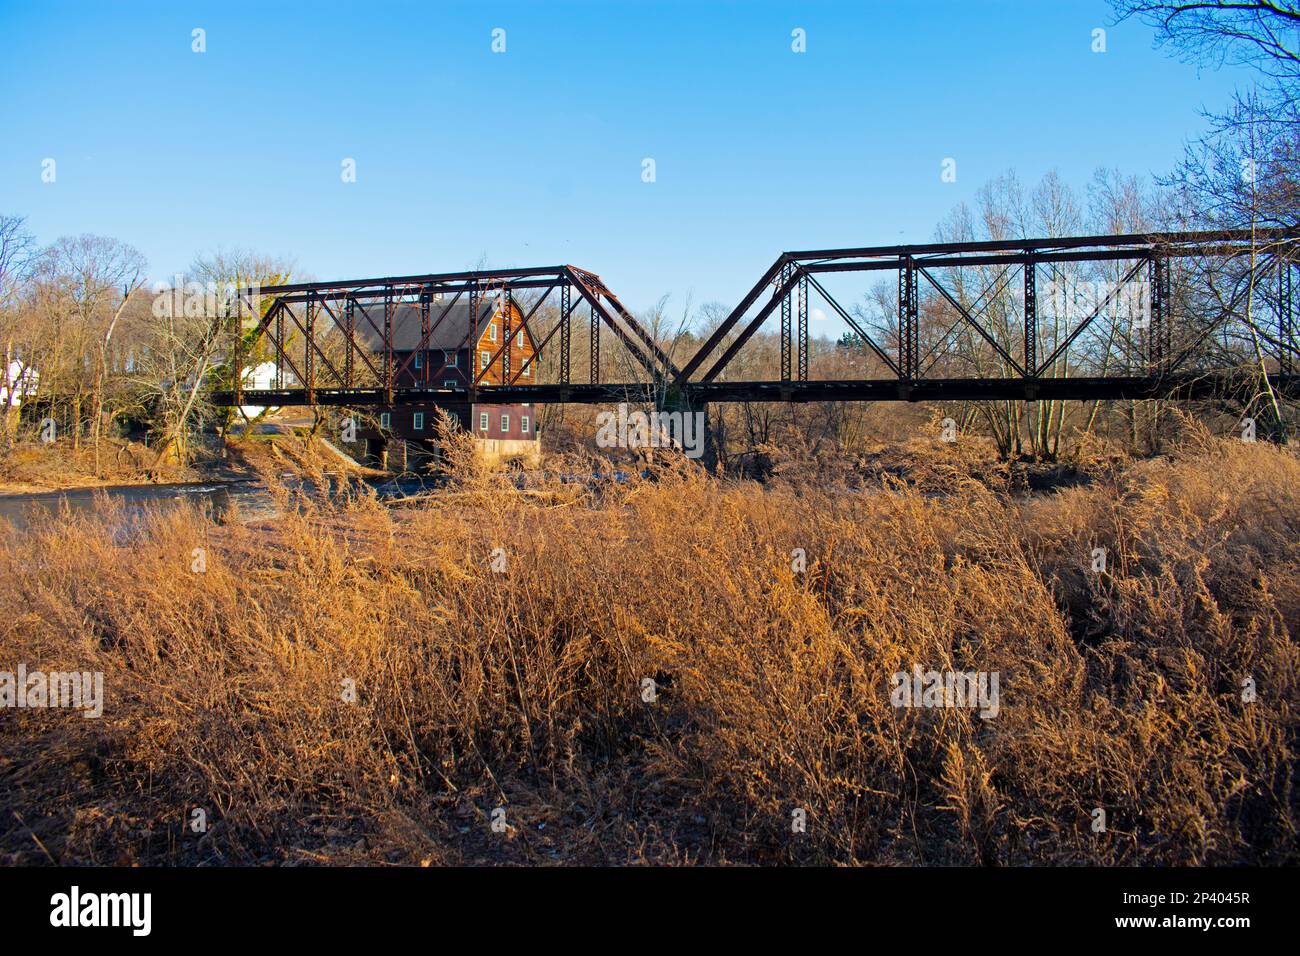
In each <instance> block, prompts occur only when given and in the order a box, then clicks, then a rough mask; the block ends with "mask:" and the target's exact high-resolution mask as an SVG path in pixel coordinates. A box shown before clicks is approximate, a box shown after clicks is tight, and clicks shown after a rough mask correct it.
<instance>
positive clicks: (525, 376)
mask: <svg viewBox="0 0 1300 956" xmlns="http://www.w3.org/2000/svg"><path fill="white" fill-rule="evenodd" d="M532 370H533V366H532V364H531V363H530V364H528V365H525V366H524V370H523V372H521V373H520V374H521V375H523V376H524V378H527V377H528V373H529V372H531V371H532Z"/></svg>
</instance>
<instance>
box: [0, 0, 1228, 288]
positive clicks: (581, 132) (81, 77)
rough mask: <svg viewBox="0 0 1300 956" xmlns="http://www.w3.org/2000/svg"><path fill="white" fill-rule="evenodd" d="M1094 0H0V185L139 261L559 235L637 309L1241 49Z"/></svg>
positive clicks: (50, 226)
mask: <svg viewBox="0 0 1300 956" xmlns="http://www.w3.org/2000/svg"><path fill="white" fill-rule="evenodd" d="M1110 19H1111V18H1110V9H1109V6H1108V5H1107V4H1105V3H1104V2H1102V0H1073V2H1071V0H1040V2H976V0H966V2H944V0H929V2H926V3H919V2H906V3H904V2H898V3H892V2H891V3H886V2H857V3H831V2H825V3H796V2H781V3H776V2H752V3H724V2H704V0H701V2H657V0H639V2H628V3H624V2H615V0H608V2H605V3H596V2H583V3H560V2H546V3H542V2H536V3H490V2H480V3H447V2H426V3H410V4H407V3H394V2H386V0H371V2H367V3H336V2H327V0H322V2H315V3H301V4H297V3H287V2H285V3H282V2H276V0H263V2H260V3H244V2H236V0H221V2H212V3H180V2H169V3H125V2H123V3H99V2H96V3H90V2H85V3H59V2H42V3H27V2H23V3H18V2H15V0H0V130H2V131H3V134H2V135H3V145H2V146H0V211H3V212H9V213H18V214H21V215H25V216H27V217H28V220H29V225H30V226H31V228H32V229H33V230H34V231H35V233H36V234H37V237H38V239H40V240H41V241H42V242H48V241H51V240H53V239H55V238H57V237H58V236H60V235H64V234H70V233H80V232H93V233H99V234H103V235H110V236H114V237H117V238H119V239H123V240H125V241H128V242H130V243H132V244H133V245H135V246H136V247H137V248H139V249H140V250H141V251H142V252H143V253H144V254H145V255H146V256H147V257H148V259H149V263H150V270H151V274H152V275H153V276H154V277H155V278H165V277H168V276H170V275H171V273H173V272H174V271H176V270H178V269H182V268H184V267H185V266H186V265H187V264H188V263H189V262H190V261H191V260H192V258H193V256H194V254H195V253H196V252H199V251H207V250H211V249H213V248H216V247H219V246H220V247H227V248H229V247H233V246H243V247H248V248H252V249H255V250H258V251H265V252H269V253H276V254H283V255H286V256H290V257H292V258H293V259H294V260H296V262H297V264H298V267H299V273H300V274H301V275H308V276H311V277H314V278H353V277H363V276H373V275H392V274H401V273H417V272H428V271H440V270H451V269H460V268H467V267H470V266H472V265H474V264H475V263H476V262H477V261H479V260H480V259H481V258H486V260H487V261H488V262H489V263H490V264H491V265H493V266H515V265H529V264H534V265H550V264H555V263H559V262H570V263H574V264H576V265H580V266H582V267H584V268H587V269H591V270H592V271H595V272H598V273H600V274H601V275H602V276H603V277H604V278H605V280H606V282H607V283H609V285H610V287H611V288H612V289H613V290H614V291H615V292H616V293H617V294H618V295H619V296H620V297H621V298H622V299H623V300H624V302H625V304H627V305H628V306H629V307H630V308H632V309H634V310H639V309H643V308H646V307H648V306H649V305H651V304H652V303H653V302H654V301H655V300H656V299H657V298H658V297H659V296H660V295H662V294H664V293H671V294H672V295H673V297H674V299H673V302H674V304H675V306H676V307H680V306H681V304H682V302H683V301H684V299H685V297H686V296H687V295H690V296H692V297H693V299H694V302H695V304H696V305H699V304H700V303H703V302H707V301H711V300H717V301H722V302H726V303H732V302H734V301H735V300H736V299H737V298H739V297H740V295H742V294H743V293H744V292H745V291H746V290H747V289H748V288H749V286H750V285H751V284H752V283H753V282H754V281H755V280H756V279H757V278H758V277H759V275H760V274H761V273H762V271H763V270H764V269H765V268H766V266H767V265H768V264H769V263H770V262H771V260H772V259H773V258H774V257H775V256H776V254H777V253H778V252H780V251H781V250H782V249H795V248H819V247H832V246H844V245H862V244H875V243H888V242H901V241H925V240H927V239H929V238H931V236H932V233H933V229H934V226H935V223H936V222H937V221H938V220H939V219H940V218H941V217H942V216H943V215H944V214H945V213H946V212H947V211H948V210H949V209H950V208H951V207H952V206H953V205H955V204H956V203H957V202H959V201H961V200H963V199H970V198H971V197H972V196H973V194H974V192H975V191H976V190H977V189H978V187H979V186H980V185H981V183H983V182H984V181H985V180H986V179H987V178H989V177H991V176H993V175H996V174H998V173H999V172H1001V171H1003V170H1005V169H1006V168H1008V167H1015V168H1016V169H1017V170H1018V171H1019V172H1020V174H1021V176H1022V178H1023V179H1024V180H1025V181H1026V182H1033V181H1036V180H1037V178H1038V177H1039V176H1040V175H1041V174H1042V173H1044V172H1045V171H1047V170H1048V169H1051V168H1053V167H1055V168H1057V169H1058V170H1059V171H1060V172H1061V174H1062V175H1063V176H1064V177H1065V179H1066V180H1067V181H1069V182H1071V183H1072V184H1074V185H1077V186H1083V185H1084V184H1085V183H1086V181H1087V180H1088V178H1089V177H1090V176H1091V174H1092V171H1093V169H1094V168H1096V167H1097V166H1101V165H1107V166H1117V167H1120V168H1122V169H1124V170H1125V171H1128V172H1135V173H1146V174H1150V173H1152V172H1161V171H1165V170H1167V169H1168V168H1169V167H1170V166H1171V165H1172V164H1173V162H1174V161H1175V160H1176V159H1177V157H1178V156H1179V154H1180V152H1181V148H1182V143H1183V142H1184V140H1185V139H1186V138H1188V137H1189V136H1191V135H1194V134H1196V133H1197V132H1198V131H1200V130H1201V129H1202V128H1203V125H1204V123H1203V120H1202V118H1201V116H1200V113H1199V110H1200V109H1201V108H1202V107H1218V106H1220V105H1222V104H1223V103H1224V101H1225V100H1226V99H1227V97H1228V96H1229V94H1230V92H1231V90H1232V88H1233V86H1234V84H1241V83H1244V82H1245V81H1246V77H1244V76H1243V75H1242V74H1239V73H1238V74H1233V73H1230V72H1227V71H1220V72H1211V73H1204V74H1198V73H1197V71H1196V70H1195V69H1193V68H1192V67H1189V66H1185V65H1182V64H1180V63H1178V62H1177V61H1176V60H1174V59H1173V58H1171V57H1170V56H1168V55H1166V54H1165V53H1163V52H1159V51H1156V50H1153V49H1152V37H1151V34H1150V32H1149V31H1148V30H1147V29H1146V28H1145V27H1143V26H1141V25H1140V24H1137V23H1129V24H1124V25H1121V26H1112V25H1110ZM1099 26H1102V27H1105V28H1106V29H1107V52H1106V53H1104V54H1094V53H1093V52H1091V49H1090V46H1091V43H1092V30H1093V29H1094V28H1095V27H1099ZM196 27H200V28H203V29H204V30H205V31H206V42H207V52H205V53H202V54H196V53H193V52H192V51H191V43H192V40H191V31H192V30H193V29H194V28H196ZM498 27H500V28H503V29H504V30H505V31H506V52H505V53H502V54H494V53H493V52H492V49H491V44H492V35H491V34H492V30H493V29H494V28H498ZM796 27H800V28H803V29H804V30H806V33H807V52H806V53H804V54H795V53H792V52H791V30H793V29H794V28H796ZM949 156H951V157H953V158H955V159H956V160H957V163H958V166H957V172H958V178H957V182H956V183H943V182H941V180H940V175H939V172H940V163H941V161H942V160H943V158H944V157H949ZM348 157H350V158H353V159H355V161H356V168H357V181H356V182H355V183H344V182H342V181H341V179H340V171H341V166H340V164H341V162H342V161H343V159H344V158H348ZM645 157H652V158H653V159H654V160H655V162H656V174H657V181H656V182H654V183H652V184H647V183H643V182H642V177H641V174H642V160H643V158H645ZM45 158H54V159H55V160H56V161H57V164H58V165H57V181H56V182H55V183H53V184H45V183H42V182H41V168H42V167H41V163H42V160H43V159H45Z"/></svg>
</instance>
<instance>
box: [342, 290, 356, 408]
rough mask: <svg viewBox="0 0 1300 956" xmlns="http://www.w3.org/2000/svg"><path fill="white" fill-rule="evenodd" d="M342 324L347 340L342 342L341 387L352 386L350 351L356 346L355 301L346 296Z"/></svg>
mask: <svg viewBox="0 0 1300 956" xmlns="http://www.w3.org/2000/svg"><path fill="white" fill-rule="evenodd" d="M343 324H344V326H345V331H346V333H347V342H346V343H345V344H344V347H343V348H344V351H343V383H344V385H343V387H344V388H351V387H352V377H353V368H352V352H353V349H355V348H356V331H357V313H356V301H355V300H354V299H353V298H352V297H351V296H348V299H347V301H346V302H345V303H344V305H343Z"/></svg>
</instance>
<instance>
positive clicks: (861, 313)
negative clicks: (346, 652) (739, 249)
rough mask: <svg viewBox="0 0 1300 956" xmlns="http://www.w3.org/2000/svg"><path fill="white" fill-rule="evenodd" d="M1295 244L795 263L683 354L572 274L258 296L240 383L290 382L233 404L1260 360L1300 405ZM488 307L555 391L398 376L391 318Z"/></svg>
mask: <svg viewBox="0 0 1300 956" xmlns="http://www.w3.org/2000/svg"><path fill="white" fill-rule="evenodd" d="M1298 242H1300V229H1259V230H1253V231H1245V230H1222V231H1212V232H1162V233H1145V234H1136V235H1101V236H1067V237H1046V238H1038V239H1007V240H989V241H977V242H940V243H928V244H913V245H893V246H873V247H862V248H846V249H822V250H810V251H796V252H787V253H783V254H782V255H781V256H779V257H778V258H777V259H776V261H775V262H773V263H772V265H771V266H770V267H769V268H768V269H767V271H766V272H765V273H764V274H763V275H762V276H761V277H760V278H759V280H758V282H756V283H755V284H754V286H753V287H752V288H751V289H750V290H749V291H748V293H746V294H745V295H744V296H743V297H742V298H741V300H740V301H739V302H738V303H737V305H736V307H735V308H734V309H732V311H731V312H730V313H729V314H728V315H727V316H726V317H725V318H724V319H722V320H721V321H720V322H719V323H718V324H717V325H716V326H715V327H713V328H712V329H710V330H707V334H702V335H701V337H700V338H701V339H702V340H699V339H696V340H692V341H691V342H690V343H689V345H688V346H686V347H684V346H683V343H682V342H681V341H680V340H679V341H677V342H669V341H661V340H659V339H658V338H657V337H656V335H655V334H654V330H653V329H648V328H647V327H646V325H644V324H643V323H641V322H639V321H638V320H637V319H636V318H635V317H634V316H633V315H632V314H631V313H630V312H629V311H628V310H627V309H626V308H624V306H623V305H622V303H621V302H620V301H619V300H618V298H617V297H616V296H615V295H614V294H613V293H612V292H611V291H610V290H609V288H608V287H607V286H606V285H605V283H604V282H603V281H602V280H601V279H600V277H599V276H598V275H596V274H595V273H592V272H589V271H586V270H584V269H580V268H578V267H576V266H572V265H562V266H550V267H537V268H528V269H500V270H479V271H467V272H456V273H441V274H429V275H419V276H397V277H390V278H382V279H364V280H351V281H344V282H314V283H300V284H296V285H285V286H278V287H275V288H267V289H261V290H246V293H247V294H246V295H245V297H244V298H243V299H242V300H241V301H242V303H243V311H244V317H243V318H242V319H240V320H239V321H238V322H237V323H236V325H237V329H236V334H235V335H234V336H233V346H232V348H233V349H234V350H235V352H236V361H237V363H238V364H239V365H240V367H244V366H245V365H246V361H245V360H244V359H241V358H240V355H239V353H241V352H242V353H244V354H245V356H251V355H252V354H253V353H257V354H259V355H262V356H265V358H266V360H268V361H272V362H274V363H275V381H274V387H271V388H260V389H250V388H246V387H244V385H243V383H242V382H240V383H236V385H235V387H234V389H233V390H232V391H228V392H223V393H220V394H219V395H217V396H216V399H217V401H218V402H219V403H225V404H243V403H249V404H260V405H313V404H322V405H349V406H365V405H382V406H391V405H400V404H408V403H428V402H435V403H441V402H462V401H467V400H468V401H485V402H502V403H512V402H537V403H546V402H578V403H593V404H594V403H606V402H612V401H623V400H633V399H635V400H646V401H651V400H653V401H659V402H664V401H672V402H684V403H687V404H691V405H697V404H703V403H707V402H713V401H729V402H730V401H736V402H745V401H754V402H767V401H773V402H807V401H899V400H901V401H931V400H968V401H985V400H1024V401H1034V400H1089V399H1126V398H1162V397H1165V398H1174V399H1182V398H1198V397H1205V396H1210V395H1224V394H1227V393H1229V392H1232V391H1234V390H1235V391H1238V392H1240V391H1241V390H1242V389H1249V388H1251V387H1253V385H1252V382H1258V379H1259V371H1260V368H1261V366H1262V367H1263V368H1264V369H1265V370H1267V371H1268V373H1269V379H1270V383H1271V384H1272V385H1273V387H1274V388H1276V389H1277V390H1279V391H1281V392H1283V393H1285V394H1288V395H1296V394H1298V393H1297V377H1296V356H1297V342H1296V337H1295V325H1296V315H1295V301H1294V297H1293V294H1292V286H1293V274H1294V271H1295V268H1296V263H1297V258H1300V256H1298V254H1297V243H1298ZM257 292H260V295H261V299H260V301H259V300H258V299H256V298H255V297H254V294H255V293H257ZM491 297H498V298H500V299H502V300H505V299H509V301H512V302H516V303H517V304H518V307H519V312H520V314H521V316H522V317H523V321H522V327H523V328H526V329H527V330H528V332H529V334H530V335H531V336H532V337H533V339H534V340H535V341H536V342H537V352H538V356H539V357H538V364H539V365H540V367H541V373H542V374H541V375H540V376H539V375H534V376H532V379H531V382H530V383H527V384H524V383H521V382H520V375H521V374H522V373H523V371H524V370H523V369H522V368H520V369H516V370H507V371H508V372H509V374H507V375H505V376H503V377H502V378H501V381H500V382H499V383H494V384H486V383H484V382H483V381H482V375H481V374H480V375H478V376H477V377H475V378H474V379H473V380H472V381H471V382H469V383H468V384H467V385H464V386H461V387H456V388H444V387H438V375H437V372H435V371H433V370H432V369H430V367H429V366H430V364H431V363H425V365H424V367H423V370H422V374H421V375H420V376H418V377H417V380H415V381H414V382H412V381H411V379H410V376H409V375H405V374H404V373H406V372H409V362H410V358H409V356H408V357H406V358H405V361H406V362H407V363H408V364H407V365H396V366H395V361H394V352H395V349H394V343H393V337H392V317H393V312H394V309H395V308H396V307H399V306H401V307H406V308H411V307H414V308H418V309H419V310H420V322H421V333H422V336H421V338H420V340H419V345H420V347H421V348H423V346H424V345H425V344H426V343H428V342H429V341H430V339H431V336H432V335H433V334H434V333H435V332H436V330H437V328H438V324H439V323H440V322H442V321H443V320H444V319H445V317H446V314H447V311H448V310H450V308H451V307H452V305H454V304H455V303H456V302H458V301H461V300H462V298H465V299H467V300H468V302H469V303H470V304H471V311H472V312H473V311H474V309H475V306H474V305H473V304H474V303H476V302H477V303H481V302H483V301H485V298H491ZM579 310H582V311H585V312H586V315H578V316H577V317H576V318H575V315H576V314H577V313H578V312H579ZM827 319H833V320H839V322H840V323H842V326H843V327H844V328H847V329H848V330H849V331H848V332H847V333H846V334H845V335H844V336H843V337H842V338H841V339H840V340H839V341H838V342H835V343H828V342H827V340H826V339H825V338H824V337H816V338H814V337H812V336H811V335H810V332H812V331H814V330H815V329H816V326H817V323H819V322H824V321H825V320H827ZM361 323H368V328H367V329H366V331H367V335H366V336H365V337H364V338H365V340H366V341H368V342H369V343H371V347H366V346H365V345H364V343H363V341H362V337H359V336H358V334H357V331H358V328H359V327H360V326H361ZM575 324H576V325H577V326H578V328H577V330H576V332H575V328H574V326H575ZM823 327H825V326H823ZM471 332H472V329H471V330H470V331H467V333H466V342H464V343H462V345H464V344H468V337H469V335H470V334H471ZM760 333H763V334H760ZM602 340H604V344H603V345H602ZM375 341H378V342H379V343H380V347H379V349H378V350H376V349H375V348H374V347H373V343H374V342H375ZM679 352H685V353H688V354H682V355H679V354H678V353H679ZM579 358H581V359H585V361H576V360H575V359H579ZM495 360H496V357H495V356H494V357H493V361H495ZM679 363H680V364H679Z"/></svg>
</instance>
